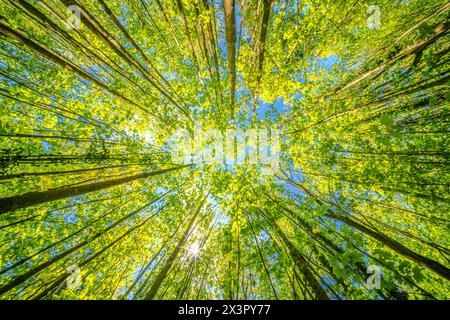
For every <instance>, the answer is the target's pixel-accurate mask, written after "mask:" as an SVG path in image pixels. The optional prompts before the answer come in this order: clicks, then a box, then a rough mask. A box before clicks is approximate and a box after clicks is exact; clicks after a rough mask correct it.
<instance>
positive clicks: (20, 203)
mask: <svg viewBox="0 0 450 320" xmlns="http://www.w3.org/2000/svg"><path fill="white" fill-rule="evenodd" d="M183 167H186V166H180V167H174V168H169V169H163V170H156V171H152V172H145V173H140V174H136V175H133V176H129V177H123V178H118V179H114V180H107V181H101V182H95V183H90V184H85V185H81V186H74V187H67V188H61V189H54V190H47V191H41V192H28V193H25V194H22V195H18V196H12V197H7V198H1V199H0V214H4V213H7V212H12V211H15V210H18V209H22V208H27V207H31V206H34V205H37V204H42V203H46V202H50V201H54V200H59V199H64V198H67V197H72V196H76V195H80V194H85V193H89V192H93V191H97V190H101V189H105V188H110V187H113V186H117V185H120V184H124V183H128V182H131V181H134V180H138V179H144V178H147V177H151V176H156V175H160V174H163V173H166V172H169V171H173V170H178V169H181V168H183Z"/></svg>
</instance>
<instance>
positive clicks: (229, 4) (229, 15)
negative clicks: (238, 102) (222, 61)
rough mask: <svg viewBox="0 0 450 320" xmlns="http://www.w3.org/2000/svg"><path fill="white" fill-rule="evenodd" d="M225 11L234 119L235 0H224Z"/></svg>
mask: <svg viewBox="0 0 450 320" xmlns="http://www.w3.org/2000/svg"><path fill="white" fill-rule="evenodd" d="M223 9H224V12H225V33H226V39H227V57H228V72H229V73H230V113H231V119H234V104H235V101H234V100H235V97H234V96H235V91H236V17H235V11H236V10H235V2H234V0H223Z"/></svg>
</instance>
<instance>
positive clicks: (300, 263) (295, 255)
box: [272, 220, 330, 300]
mask: <svg viewBox="0 0 450 320" xmlns="http://www.w3.org/2000/svg"><path fill="white" fill-rule="evenodd" d="M272 227H273V228H274V230H275V231H276V232H277V234H278V235H279V236H280V238H281V240H282V241H283V242H284V244H285V245H286V247H287V248H288V249H289V252H290V253H291V257H292V259H293V260H294V263H295V265H296V266H297V268H298V270H299V271H300V272H301V273H302V274H303V277H304V278H305V281H306V283H307V284H308V285H309V286H310V287H311V289H312V290H313V292H314V295H315V296H316V298H318V299H320V300H330V298H329V297H328V294H327V293H326V291H325V289H323V288H322V287H321V286H320V283H319V281H317V279H316V278H315V277H314V275H313V273H312V272H311V270H310V269H309V267H308V261H306V259H305V258H304V257H303V255H302V254H301V253H300V252H299V251H298V250H297V248H296V247H295V246H294V245H293V244H292V242H291V241H290V240H289V239H288V238H287V236H286V235H285V234H284V232H283V231H282V230H281V229H280V227H279V226H278V224H277V223H276V222H275V221H274V220H272Z"/></svg>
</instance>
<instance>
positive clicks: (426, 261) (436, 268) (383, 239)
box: [291, 181, 450, 280]
mask: <svg viewBox="0 0 450 320" xmlns="http://www.w3.org/2000/svg"><path fill="white" fill-rule="evenodd" d="M291 182H292V181H291ZM294 184H295V185H296V186H298V187H299V188H300V189H302V190H303V191H304V192H305V193H306V194H308V195H309V196H310V197H312V198H314V199H315V201H316V202H317V203H318V204H319V205H324V203H323V201H322V200H320V199H318V198H317V197H316V196H315V195H314V194H313V193H312V192H311V191H309V190H308V189H307V188H306V187H304V186H303V185H302V184H299V183H294ZM326 216H327V217H329V218H332V219H334V220H338V221H341V222H343V223H345V224H347V225H349V226H352V227H354V228H355V229H357V230H359V231H360V232H362V233H364V234H366V235H368V236H370V237H372V238H374V239H375V240H377V241H379V242H380V243H381V244H383V245H385V246H387V247H389V248H390V249H392V250H393V251H395V252H397V253H398V254H400V255H402V256H403V257H405V258H408V259H410V260H412V261H414V262H416V263H418V264H421V265H423V266H424V267H426V268H428V269H429V270H431V271H433V272H434V273H436V274H438V275H440V276H441V277H444V278H445V279H447V280H450V269H449V268H447V267H445V266H443V265H442V264H440V263H439V262H437V261H434V260H433V259H430V258H427V257H424V256H422V255H420V254H418V253H415V252H414V251H412V250H410V249H408V248H407V247H405V246H404V245H403V244H401V243H400V242H398V241H397V240H394V239H392V238H391V237H389V236H387V235H385V234H383V233H381V232H378V231H375V230H372V229H370V228H369V227H366V226H364V225H362V224H361V223H359V222H357V221H355V220H353V219H351V218H349V217H347V216H344V215H342V214H336V213H334V212H333V211H331V210H330V209H327V213H326Z"/></svg>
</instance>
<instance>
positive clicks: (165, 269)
mask: <svg viewBox="0 0 450 320" xmlns="http://www.w3.org/2000/svg"><path fill="white" fill-rule="evenodd" d="M205 201H206V197H205V198H204V199H203V201H202V202H201V203H200V205H199V206H198V208H197V210H196V212H195V213H194V216H193V217H192V219H191V221H190V222H189V225H188V227H187V228H186V230H185V231H184V234H183V236H182V237H181V238H180V241H178V243H177V245H176V247H175V249H174V250H173V251H172V253H171V255H170V256H169V258H168V259H167V261H166V264H165V265H164V266H163V267H162V269H161V271H159V273H158V276H157V277H156V279H155V281H154V282H153V284H152V286H151V287H150V289H149V290H148V292H147V294H146V295H145V297H144V300H153V298H154V297H155V295H156V293H157V292H158V290H159V287H160V286H161V284H162V282H163V281H164V279H165V278H166V276H167V273H168V272H169V270H170V268H171V267H172V265H173V263H174V262H175V260H176V259H177V257H178V254H179V253H180V250H181V248H182V247H183V246H184V244H185V243H186V240H187V239H188V237H189V235H190V233H191V229H192V226H193V225H194V222H195V220H196V219H197V216H198V214H199V213H200V210H201V208H202V206H203V204H204V203H205Z"/></svg>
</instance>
